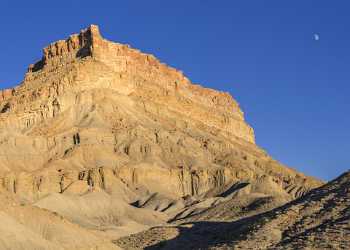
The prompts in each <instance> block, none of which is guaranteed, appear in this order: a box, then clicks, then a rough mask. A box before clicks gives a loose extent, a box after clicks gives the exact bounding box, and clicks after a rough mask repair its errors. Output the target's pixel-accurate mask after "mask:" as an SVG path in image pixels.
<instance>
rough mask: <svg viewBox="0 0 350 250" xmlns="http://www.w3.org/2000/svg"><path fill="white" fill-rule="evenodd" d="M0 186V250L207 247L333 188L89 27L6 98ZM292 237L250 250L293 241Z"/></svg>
mask: <svg viewBox="0 0 350 250" xmlns="http://www.w3.org/2000/svg"><path fill="white" fill-rule="evenodd" d="M0 184H1V185H0V194H1V196H0V198H1V205H0V216H1V217H2V221H6V223H0V224H1V225H0V231H1V232H2V234H1V235H0V249H119V247H123V248H126V249H130V248H132V247H135V248H139V247H146V246H153V247H161V246H166V247H168V246H169V247H171V246H173V245H172V244H175V245H174V246H177V245H176V244H182V242H186V240H187V237H188V239H191V242H190V244H189V245H188V246H191V247H193V248H195V247H197V248H198V247H199V246H202V247H203V248H207V247H208V246H209V245H210V244H209V243H208V242H207V241H206V240H204V241H203V239H202V238H201V237H202V236H201V235H207V234H208V233H209V232H210V233H213V234H212V235H213V237H214V236H215V235H217V236H215V237H218V239H217V240H215V239H213V238H210V237H206V238H207V239H208V240H209V239H212V240H213V242H212V243H213V244H211V245H210V246H213V247H215V246H216V245H218V246H219V243H218V242H219V239H221V238H220V237H221V236H223V235H218V234H216V233H215V230H217V231H218V232H223V229H222V226H223V227H224V228H225V227H227V228H231V229H232V228H236V227H237V226H236V225H240V221H241V220H242V219H243V220H249V219H248V218H255V217H251V216H254V215H257V214H261V213H264V212H266V211H269V210H271V209H274V208H276V207H278V206H280V205H282V204H285V203H286V202H289V201H292V200H294V199H296V198H300V197H303V195H305V194H307V193H308V192H309V191H310V190H312V189H314V188H317V187H319V186H320V185H322V184H323V183H322V182H321V181H319V180H317V179H315V178H312V177H308V176H305V175H303V174H302V173H299V172H297V171H296V170H294V169H291V168H288V167H286V166H284V165H282V164H281V163H279V162H277V161H275V160H274V159H272V158H271V157H270V156H269V155H268V154H267V153H266V152H265V151H264V150H263V149H261V148H260V147H259V146H258V145H256V144H255V136H254V131H253V129H252V128H251V127H250V126H249V125H248V124H247V123H246V122H245V120H244V115H243V112H242V111H241V109H240V107H239V105H238V103H237V102H236V101H235V100H234V99H233V98H232V97H231V96H230V95H229V94H228V93H223V92H219V91H215V90H212V89H207V88H203V87H201V86H199V85H195V84H193V83H191V82H190V80H189V79H188V78H186V77H185V76H184V75H183V73H182V72H180V71H178V70H176V69H174V68H172V67H169V66H167V65H165V64H163V63H161V62H159V61H158V60H157V59H156V58H155V57H154V56H152V55H149V54H145V53H142V52H140V51H138V50H136V49H132V48H130V47H129V46H127V45H122V44H119V43H113V42H110V41H108V40H106V39H104V38H103V37H102V36H101V34H100V31H99V28H98V27H97V26H95V25H91V26H90V27H88V28H87V29H85V30H82V31H81V32H80V33H79V34H74V35H71V36H70V37H69V38H67V39H66V40H61V41H57V42H55V43H52V44H51V45H49V46H48V47H46V48H44V50H43V56H42V59H41V60H39V61H38V62H36V63H34V64H32V65H30V66H29V68H28V72H27V73H26V75H25V77H24V80H23V82H22V83H21V84H20V85H18V86H17V87H15V88H13V89H6V90H2V91H0ZM305 197H308V196H305ZM302 199H304V198H302ZM344 204H345V203H344ZM273 211H275V210H273ZM297 214H298V212H297ZM259 218H260V217H259ZM269 220H270V219H269ZM188 223H190V224H188ZM276 223H277V224H278V223H279V222H276ZM281 223H282V222H281ZM244 224H245V223H244ZM191 225H192V226H191ZM247 225H250V224H247ZM259 227H260V224H259ZM197 228H198V230H203V232H202V231H200V233H198V235H199V236H198V238H197V237H194V236H193V234H192V232H196V230H197ZM239 228H241V227H239ZM231 229H230V230H231ZM213 230H214V231H213ZM232 230H233V229H232ZM235 230H236V229H235ZM240 230H243V228H242V229H240ZM249 230H250V231H249V232H250V233H251V235H252V236H251V237H252V238H254V237H256V239H259V238H258V236H255V235H253V232H255V231H254V230H251V229H249ZM281 230H282V229H281ZM281 230H280V229H276V230H271V231H270V230H269V234H265V236H266V237H273V239H274V240H275V241H271V242H272V243H271V242H270V240H267V241H266V243H261V242H263V241H262V240H261V241H260V240H259V241H258V240H257V241H256V242H255V243H254V241H253V240H249V242H248V243H249V244H250V245H249V244H248V243H247V244H243V243H242V244H243V245H242V248H244V247H248V246H249V247H253V248H254V246H255V245H254V244H257V245H259V247H269V246H272V245H273V244H275V245H276V246H277V243H278V244H282V241H283V242H284V240H285V239H287V238H285V234H284V233H283V231H281ZM295 230H297V229H295ZM139 232H143V233H140V234H137V233H139ZM242 232H243V231H242ZM293 232H294V231H293ZM344 232H345V231H344ZM258 233H259V232H257V235H258ZM132 234H133V236H131V237H130V238H128V237H129V235H132ZM135 234H136V235H135ZM152 235H153V236H152ZM244 235H246V233H244ZM262 235H264V234H262ZM183 236H185V240H183V238H182V237H183ZM154 237H156V238H154ZM235 237H236V236H235ZM259 237H260V236H259ZM178 238H179V239H180V241H179V243H177V240H176V239H178ZM289 238H290V239H292V237H291V236H289ZM134 239H135V241H134ZM281 239H283V240H281ZM145 240H146V241H145ZM169 240H170V242H169V244H168V243H167V242H166V241H169ZM201 241H203V242H204V243H203V244H204V245H203V244H202V243H200V242H201ZM158 242H159V244H158ZM206 242H207V243H206ZM241 242H243V241H236V242H235V243H234V244H235V245H237V247H238V246H239V244H241ZM269 242H270V243H269ZM279 242H280V243H279ZM290 242H292V241H290ZM186 244H187V243H186ZM208 244H209V245H208ZM222 244H226V243H222ZM286 244H287V243H286ZM288 244H292V243H288ZM222 246H224V245H222ZM231 246H232V245H228V246H227V247H228V248H230V247H231ZM281 246H282V245H281Z"/></svg>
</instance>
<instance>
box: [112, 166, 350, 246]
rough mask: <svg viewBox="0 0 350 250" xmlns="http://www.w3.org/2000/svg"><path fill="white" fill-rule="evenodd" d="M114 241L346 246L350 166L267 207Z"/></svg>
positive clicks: (130, 243) (228, 210) (224, 209)
mask: <svg viewBox="0 0 350 250" xmlns="http://www.w3.org/2000/svg"><path fill="white" fill-rule="evenodd" d="M232 205H233V204H232ZM232 208H237V204H236V205H235V206H234V205H233V206H230V207H225V206H224V207H222V206H221V207H220V209H221V215H225V212H226V213H232V210H231V209H232ZM214 209H215V208H214ZM216 215H217V213H214V218H215V216H216ZM211 219H213V217H211ZM220 219H222V220H225V216H220ZM116 243H117V244H118V245H119V246H122V247H124V248H126V249H142V248H146V249H257V250H258V249H271V250H272V249H349V248H350V172H347V173H345V174H343V175H341V176H340V177H338V178H337V179H335V180H333V181H331V182H329V183H328V184H326V185H324V186H322V187H320V188H317V189H314V190H312V191H311V192H309V193H308V194H306V195H305V196H303V197H301V198H299V199H296V200H294V201H292V202H289V203H287V204H285V205H283V206H281V207H278V208H275V209H273V210H271V211H269V212H266V213H261V214H258V215H255V216H251V217H248V218H244V219H237V220H235V221H233V222H223V221H219V220H216V221H211V222H209V221H206V220H205V219H204V220H202V221H195V220H193V221H192V222H191V223H187V224H181V225H179V226H176V227H175V226H173V227H169V226H168V227H154V228H152V229H150V230H147V231H145V232H141V233H138V234H135V235H132V236H129V237H124V238H121V239H119V240H117V241H116Z"/></svg>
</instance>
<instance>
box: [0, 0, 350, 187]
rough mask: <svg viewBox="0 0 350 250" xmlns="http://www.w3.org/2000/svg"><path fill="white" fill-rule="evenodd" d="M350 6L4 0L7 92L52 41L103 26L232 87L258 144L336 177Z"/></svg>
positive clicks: (348, 91)
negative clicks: (90, 26)
mask: <svg viewBox="0 0 350 250" xmlns="http://www.w3.org/2000/svg"><path fill="white" fill-rule="evenodd" d="M349 10H350V2H349V1H345V0H338V1H322V0H317V1H316V0H315V1H311V0H294V1H278V0H271V1H260V0H256V1H251V0H244V1H243V0H242V1H231V0H226V1H209V0H207V1H204V0H201V1H199V0H191V1H188V0H187V1H185V0H178V1H164V0H159V1H153V0H148V1H136V0H130V1H103V0H100V1H92V0H91V1H89V0H85V1H80V0H75V1H40V0H39V1H16V0H12V1H7V0H2V1H1V3H0V23H1V24H2V27H1V39H0V53H1V69H0V89H2V88H6V87H12V86H15V85H18V84H19V83H20V82H21V80H22V79H23V76H24V73H25V71H26V68H27V67H28V65H29V64H31V63H33V62H35V61H37V60H39V59H40V57H41V51H42V48H43V47H45V46H46V45H48V44H49V43H51V42H53V41H56V40H60V39H65V38H66V37H67V36H68V35H69V34H71V33H77V32H79V31H80V30H81V29H83V28H85V27H87V26H88V25H89V24H97V25H99V26H100V30H101V33H102V35H103V36H104V37H105V38H107V39H109V40H113V41H117V42H121V43H127V44H130V45H131V46H132V47H135V48H138V49H140V50H142V51H144V52H147V53H152V54H154V55H155V56H156V57H158V58H159V59H160V60H161V61H163V62H165V63H167V64H169V65H171V66H174V67H176V68H178V69H180V70H182V71H183V72H184V73H185V75H186V76H187V77H189V78H190V79H191V80H192V81H193V82H194V83H200V84H201V85H203V86H206V87H210V88H215V89H218V90H222V91H228V92H230V93H231V94H232V95H233V97H234V98H235V99H236V100H237V101H238V102H239V103H240V105H241V108H242V109H243V111H244V113H245V116H246V120H247V121H248V123H249V124H250V125H251V126H252V127H253V128H254V130H255V134H256V140H257V144H258V145H260V146H262V147H263V148H264V149H265V150H266V151H267V152H268V153H269V154H270V155H272V156H273V157H274V158H275V159H277V160H279V161H281V162H282V163H284V164H286V165H288V166H291V167H293V168H295V169H297V170H299V171H302V172H304V173H306V174H307V175H312V176H316V177H319V178H321V179H324V180H330V179H332V178H334V177H336V176H338V175H340V174H341V173H342V172H344V171H346V170H347V169H349V168H350V132H349V128H350V116H349V108H350V100H349V96H350V70H349V66H350V32H349V30H350V29H349V26H350V15H349ZM315 34H318V35H319V38H320V39H319V40H318V41H316V40H315V39H314V35H315Z"/></svg>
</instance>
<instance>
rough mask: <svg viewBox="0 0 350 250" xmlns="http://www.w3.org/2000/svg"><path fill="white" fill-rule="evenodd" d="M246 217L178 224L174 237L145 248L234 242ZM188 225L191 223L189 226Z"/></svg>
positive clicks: (193, 247) (188, 246)
mask: <svg viewBox="0 0 350 250" xmlns="http://www.w3.org/2000/svg"><path fill="white" fill-rule="evenodd" d="M248 219H249V218H247V219H242V220H239V221H236V222H194V223H188V224H183V225H181V226H178V227H177V229H178V230H179V235H178V236H177V237H175V238H174V239H170V240H164V241H161V242H158V243H156V244H155V245H152V246H149V247H146V248H145V249H147V250H158V249H181V250H185V249H208V248H209V247H214V246H217V245H223V244H228V245H231V246H232V244H234V241H236V240H238V239H240V238H241V236H240V235H244V234H241V231H242V229H243V225H245V223H247V220H248ZM190 225H192V226H191V227H190Z"/></svg>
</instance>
